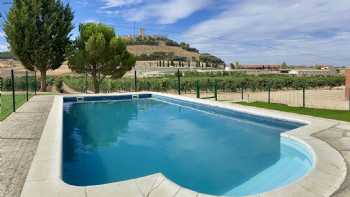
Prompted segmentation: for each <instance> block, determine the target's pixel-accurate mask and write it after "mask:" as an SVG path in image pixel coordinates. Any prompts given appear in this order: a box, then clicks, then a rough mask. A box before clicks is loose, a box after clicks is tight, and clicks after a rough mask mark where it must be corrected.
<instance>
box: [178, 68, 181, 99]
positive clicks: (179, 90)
mask: <svg viewBox="0 0 350 197" xmlns="http://www.w3.org/2000/svg"><path fill="white" fill-rule="evenodd" d="M177 93H178V94H179V95H181V81H180V69H177Z"/></svg>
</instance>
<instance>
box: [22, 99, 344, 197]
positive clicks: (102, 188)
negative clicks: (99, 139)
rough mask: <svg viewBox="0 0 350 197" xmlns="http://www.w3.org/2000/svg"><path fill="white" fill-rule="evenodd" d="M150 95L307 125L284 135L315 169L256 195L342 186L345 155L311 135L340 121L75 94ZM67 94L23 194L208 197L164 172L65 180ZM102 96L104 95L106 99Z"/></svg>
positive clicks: (325, 191) (314, 192)
mask: <svg viewBox="0 0 350 197" xmlns="http://www.w3.org/2000/svg"><path fill="white" fill-rule="evenodd" d="M130 94H131V95H140V94H152V95H159V96H166V97H171V98H175V99H180V100H185V101H190V102H196V103H201V104H206V105H209V106H213V107H220V108H225V109H231V110H236V111H240V112H244V113H249V114H253V115H259V116H261V115H263V116H268V117H272V118H276V119H283V120H289V121H297V122H301V123H305V124H307V125H306V126H303V127H300V128H297V129H294V130H292V131H289V132H287V133H284V134H282V135H283V136H284V137H287V138H291V139H293V140H296V141H299V142H301V143H303V144H304V145H305V146H306V147H308V149H309V150H310V152H311V153H312V156H313V159H314V161H315V163H314V168H313V170H311V171H310V172H309V173H308V174H307V175H306V176H305V177H303V178H301V179H299V180H297V181H295V182H293V183H291V184H289V185H287V186H285V187H281V188H278V189H275V190H272V191H269V192H265V193H261V194H257V195H253V196H256V197H258V196H259V197H280V196H284V197H288V196H303V197H307V196H310V197H320V196H330V195H332V194H333V193H334V192H335V191H337V190H338V189H339V187H340V186H341V184H342V183H343V181H344V180H345V177H346V174H347V168H346V163H345V160H344V158H343V157H342V156H341V154H340V153H339V152H338V151H336V150H335V149H334V148H332V147H331V146H330V145H328V144H327V143H326V142H323V141H321V140H319V139H317V138H315V137H313V136H311V135H312V134H313V133H316V132H319V131H322V130H325V129H328V128H330V127H333V126H335V125H337V121H332V120H325V119H320V118H314V117H310V116H303V115H296V114H291V113H286V112H277V111H271V110H265V109H258V108H254V107H247V106H241V105H237V104H225V103H219V102H214V101H209V100H199V99H192V98H187V97H183V96H177V95H169V94H164V93H155V92H139V93H122V94H100V95H75V97H76V96H78V97H79V96H81V97H96V96H102V97H108V96H126V95H130ZM63 98H72V97H71V96H56V97H55V99H54V103H53V106H52V108H51V111H50V114H49V117H48V119H47V122H46V126H45V128H44V131H43V134H42V137H41V139H40V142H39V145H38V149H37V152H36V154H35V157H34V160H33V162H32V165H31V168H30V171H29V173H28V176H27V179H26V181H25V184H24V187H23V190H22V193H21V197H37V196H47V197H59V196H65V197H107V196H108V197H109V196H123V197H138V196H140V197H146V196H147V197H167V196H169V197H210V196H211V195H206V194H200V193H197V192H194V191H191V190H189V189H186V188H183V187H181V186H179V185H177V184H176V183H173V182H172V181H171V180H169V179H167V178H166V177H164V175H162V174H161V173H157V174H153V175H150V176H146V177H141V178H137V179H131V180H128V181H122V182H116V183H110V184H104V185H98V186H87V187H77V186H72V185H69V184H66V183H64V182H63V181H62V177H61V154H62V151H61V150H62V149H61V147H62V120H63V117H62V116H63ZM102 100H103V99H102Z"/></svg>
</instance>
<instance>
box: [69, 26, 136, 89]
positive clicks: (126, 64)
mask: <svg viewBox="0 0 350 197" xmlns="http://www.w3.org/2000/svg"><path fill="white" fill-rule="evenodd" d="M79 32H80V35H79V36H78V37H77V38H76V40H75V41H74V45H73V51H72V55H71V56H70V58H69V60H68V65H69V67H70V68H71V69H72V70H73V71H75V72H78V73H88V74H90V75H91V76H92V79H93V88H94V91H95V93H99V92H100V84H101V83H102V81H103V80H104V79H105V77H106V76H110V77H112V78H121V77H122V76H123V75H124V74H125V73H126V72H128V71H129V70H131V69H132V67H133V66H135V63H136V59H135V57H134V56H133V55H132V54H130V53H129V52H128V51H127V48H126V44H125V43H124V42H123V41H122V40H121V39H120V38H118V37H117V36H116V34H115V32H114V30H113V28H112V27H110V26H107V25H104V24H101V23H99V24H97V23H86V24H81V25H80V26H79Z"/></svg>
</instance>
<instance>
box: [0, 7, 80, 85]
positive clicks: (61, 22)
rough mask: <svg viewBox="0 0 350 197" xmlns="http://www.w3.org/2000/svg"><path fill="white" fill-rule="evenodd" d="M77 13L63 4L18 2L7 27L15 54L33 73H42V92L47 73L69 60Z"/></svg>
mask: <svg viewBox="0 0 350 197" xmlns="http://www.w3.org/2000/svg"><path fill="white" fill-rule="evenodd" d="M72 20H73V13H72V11H71V8H70V6H69V4H67V5H64V4H63V2H62V1H61V0H36V1H33V0H14V1H13V4H12V7H11V8H10V11H9V13H8V16H7V19H6V21H5V24H4V31H5V34H6V39H7V42H8V43H9V45H10V49H11V52H12V53H13V54H14V55H15V56H16V57H17V58H18V59H19V60H20V61H21V63H22V64H23V65H24V66H25V68H27V69H28V70H31V71H34V70H35V71H36V70H38V71H40V74H41V91H46V72H47V70H49V69H52V70H54V69H57V68H59V67H60V66H61V65H62V63H63V62H64V61H65V59H66V57H67V54H68V53H67V49H68V48H69V45H70V40H69V36H70V35H69V34H70V32H71V31H72V29H73V25H72Z"/></svg>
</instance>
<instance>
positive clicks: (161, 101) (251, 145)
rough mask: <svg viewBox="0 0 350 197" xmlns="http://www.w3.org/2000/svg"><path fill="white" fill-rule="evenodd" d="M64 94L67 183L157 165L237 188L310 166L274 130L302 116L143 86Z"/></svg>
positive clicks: (139, 172) (205, 183) (197, 185)
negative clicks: (260, 112) (112, 92)
mask: <svg viewBox="0 0 350 197" xmlns="http://www.w3.org/2000/svg"><path fill="white" fill-rule="evenodd" d="M64 100H65V102H64V112H63V159H62V168H63V169H62V177H63V180H64V181H65V182H66V183H69V184H72V185H77V186H89V185H98V184H105V183H111V182H117V181H123V180H129V179H133V178H137V177H142V176H146V175H150V174H154V173H158V172H161V173H163V174H164V175H165V176H166V177H167V178H169V179H170V180H172V181H174V182H175V183H177V184H179V185H181V186H183V187H186V188H189V189H192V190H194V191H198V192H202V193H207V194H213V195H227V196H243V195H249V194H256V193H260V192H264V191H269V190H272V189H274V188H278V187H281V186H285V185H287V184H288V183H290V182H293V181H296V180H297V179H299V178H301V177H303V176H304V175H305V174H306V173H307V172H308V171H310V169H311V168H312V166H313V161H312V157H311V156H310V154H309V152H308V151H307V149H306V148H305V147H304V146H303V145H302V144H301V143H298V142H295V141H293V140H290V139H286V138H283V137H281V135H280V134H281V133H283V132H286V131H290V130H292V129H296V128H298V127H301V126H303V124H301V123H297V122H290V121H285V120H281V119H273V118H267V117H263V116H256V115H251V114H248V113H242V112H238V111H233V110H230V109H224V108H218V107H211V106H207V105H204V104H199V103H193V102H189V101H183V100H178V99H173V98H168V97H162V96H158V95H148V94H145V95H141V96H140V98H139V99H132V96H131V95H124V96H114V97H85V98H83V99H80V100H79V99H76V98H74V97H71V98H69V97H68V98H65V99H64ZM77 100H79V102H77ZM82 100H84V101H82Z"/></svg>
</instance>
